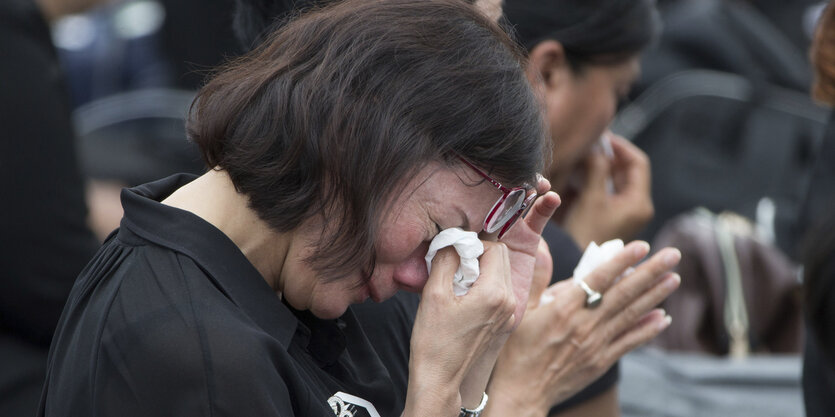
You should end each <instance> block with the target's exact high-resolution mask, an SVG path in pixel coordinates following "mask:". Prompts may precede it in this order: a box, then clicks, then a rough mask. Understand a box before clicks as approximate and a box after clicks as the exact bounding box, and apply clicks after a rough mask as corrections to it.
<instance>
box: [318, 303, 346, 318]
mask: <svg viewBox="0 0 835 417" xmlns="http://www.w3.org/2000/svg"><path fill="white" fill-rule="evenodd" d="M337 304H340V305H341V306H340V305H337ZM347 309H348V305H342V303H338V302H335V303H333V304H330V305H327V306H318V307H311V308H310V312H311V313H313V315H314V316H316V317H318V318H320V319H323V320H332V319H337V318H339V317H341V316H342V315H343V314H345V310H347Z"/></svg>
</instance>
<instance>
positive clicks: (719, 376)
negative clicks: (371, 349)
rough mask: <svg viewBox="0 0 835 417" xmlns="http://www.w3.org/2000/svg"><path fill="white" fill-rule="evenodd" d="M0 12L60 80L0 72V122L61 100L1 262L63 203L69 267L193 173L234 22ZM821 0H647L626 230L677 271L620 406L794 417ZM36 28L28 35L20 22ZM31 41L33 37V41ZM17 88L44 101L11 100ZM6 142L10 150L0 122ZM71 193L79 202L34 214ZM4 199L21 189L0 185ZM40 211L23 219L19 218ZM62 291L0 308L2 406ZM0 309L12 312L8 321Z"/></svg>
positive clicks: (113, 11)
mask: <svg viewBox="0 0 835 417" xmlns="http://www.w3.org/2000/svg"><path fill="white" fill-rule="evenodd" d="M3 1H4V3H6V5H4V6H0V10H2V11H4V15H3V17H2V18H3V20H0V27H5V29H3V30H4V33H8V34H7V35H2V36H0V39H2V38H3V37H5V41H3V40H0V46H2V47H0V61H2V60H4V59H5V58H3V56H4V55H6V54H9V53H11V51H12V50H14V49H17V48H24V45H26V44H25V43H22V42H24V41H25V40H27V39H28V40H31V41H32V42H35V43H36V44H37V47H38V48H43V50H44V51H46V52H45V53H44V54H45V55H44V57H41V58H39V59H40V60H36V61H37V62H38V63H40V64H41V67H42V71H43V73H44V74H46V75H47V76H49V77H53V78H54V79H56V80H57V81H55V84H54V85H52V87H54V88H51V89H50V90H49V91H46V92H43V95H42V96H37V95H35V93H33V91H35V90H33V88H36V87H37V88H43V87H44V84H45V83H43V82H37V81H32V80H29V79H28V78H27V77H26V75H27V74H34V73H33V72H32V70H29V69H24V70H21V71H19V72H17V73H11V76H9V77H4V78H2V79H0V89H2V90H0V91H2V94H3V97H2V99H3V101H5V102H7V103H8V102H14V103H17V104H15V105H11V104H6V107H3V111H2V112H0V114H2V115H3V116H2V117H3V120H4V124H5V123H6V122H10V123H11V122H14V119H19V118H20V117H23V116H20V115H19V114H21V113H22V112H27V114H30V113H35V114H39V115H41V116H43V117H50V116H49V114H48V113H47V112H49V111H51V110H50V109H52V108H54V106H53V107H49V106H47V104H48V103H53V104H54V103H58V104H57V105H56V106H58V107H57V110H55V112H58V113H60V112H62V111H63V112H64V113H66V114H68V115H70V118H69V120H67V121H66V123H65V125H66V126H67V129H69V131H68V132H64V133H63V134H64V136H61V137H62V138H63V139H60V140H67V141H69V143H71V144H73V145H72V146H71V147H66V148H62V150H58V151H55V152H56V155H55V156H54V159H52V158H53V157H50V158H46V157H44V156H43V155H44V154H43V153H42V152H43V150H44V149H45V147H48V146H52V145H50V144H48V143H47V144H36V143H31V144H30V145H31V146H33V147H34V150H33V151H32V152H35V153H36V154H37V155H38V156H37V157H34V158H33V159H32V160H39V161H40V162H42V163H43V164H44V166H38V165H37V164H33V163H30V162H27V163H25V164H24V163H21V166H19V167H16V166H15V165H14V164H13V163H5V162H4V170H3V171H2V177H3V178H4V179H3V181H4V184H6V183H8V184H12V185H10V187H12V190H14V189H15V188H14V187H15V186H20V184H30V185H31V182H32V181H34V180H33V178H36V177H37V176H38V175H43V176H45V175H47V174H49V175H51V176H58V177H61V178H60V180H61V181H69V182H71V184H70V183H67V184H63V183H61V182H60V181H58V180H48V181H46V182H44V183H43V184H45V185H43V186H42V187H40V186H39V187H40V188H39V189H40V190H41V191H42V194H39V195H35V196H33V197H32V199H33V201H35V203H32V205H33V206H32V207H35V208H32V207H29V208H27V207H26V205H25V204H21V207H19V208H17V209H14V210H18V211H17V212H15V211H14V210H13V209H11V208H8V207H6V208H4V209H3V212H2V213H0V214H2V216H0V217H4V218H5V220H4V223H3V229H2V233H3V235H5V237H4V239H5V240H4V241H3V242H2V245H3V248H4V252H9V253H8V254H7V255H5V256H7V257H8V259H4V262H8V265H12V263H13V262H29V263H36V262H39V261H37V260H33V259H32V257H31V256H29V257H27V256H28V255H20V254H18V255H14V250H10V251H7V250H6V249H16V250H18V251H20V253H23V252H26V253H28V252H33V253H39V252H41V251H44V250H46V249H44V248H43V247H42V246H38V245H34V246H32V247H27V246H25V245H21V244H19V242H20V241H21V240H19V239H17V238H16V237H15V236H16V235H15V233H19V234H20V235H21V236H27V237H32V236H36V235H37V233H38V232H37V229H46V230H45V231H44V235H45V236H46V237H44V238H43V239H49V236H50V235H51V234H53V233H55V232H56V228H55V227H50V226H48V225H47V224H46V222H45V221H44V220H43V217H41V216H42V215H41V214H37V213H40V212H39V211H37V210H40V208H38V207H37V206H38V205H42V204H46V205H53V204H54V205H55V207H56V208H55V212H60V213H64V214H66V213H67V212H68V210H69V209H68V207H76V208H77V207H81V208H80V209H77V210H81V211H80V212H78V211H76V214H78V213H83V210H84V208H83V206H84V205H86V209H87V214H86V215H85V216H83V218H84V221H85V222H86V223H85V224H86V227H87V231H86V232H85V231H81V230H80V229H81V228H84V227H85V225H80V226H79V225H78V224H76V225H75V226H73V230H74V231H75V232H76V233H77V236H76V237H75V238H74V239H70V240H68V241H67V242H66V245H67V247H70V246H72V247H74V248H79V247H85V248H91V249H85V250H84V251H80V250H78V249H75V250H74V252H76V255H74V256H76V257H77V258H78V259H84V257H85V256H86V257H87V259H89V257H91V256H92V251H93V250H95V246H96V244H97V243H93V244H91V243H90V242H91V241H96V242H100V241H102V240H103V239H104V238H105V237H106V236H107V235H108V234H109V233H110V232H111V231H112V230H113V229H114V228H116V227H118V223H119V219H120V218H121V215H122V212H121V205H120V203H119V192H120V190H121V188H123V187H130V186H135V185H139V184H142V183H145V182H149V181H152V180H155V179H159V178H162V177H165V176H168V175H170V174H173V173H176V172H193V173H201V172H202V171H203V170H204V168H203V163H202V161H201V159H200V157H199V155H198V154H197V152H196V148H195V147H194V146H192V144H191V143H189V142H188V140H187V139H186V135H185V128H184V121H185V116H186V113H187V111H188V107H189V105H190V103H191V100H192V98H193V96H194V93H195V91H196V90H197V89H198V88H199V87H200V85H201V83H202V82H203V80H204V79H205V78H206V76H207V75H208V74H210V72H211V70H212V68H214V67H215V66H217V65H218V64H220V63H222V62H223V61H225V60H226V59H229V58H231V57H234V56H236V55H238V54H239V53H240V52H241V51H242V49H241V47H240V46H239V45H238V43H237V42H236V40H235V37H234V36H233V32H232V26H231V24H232V10H233V8H234V1H233V0H98V1H95V0H93V1H90V0H88V1H81V0H74V1H66V2H63V4H62V5H59V6H55V5H54V3H61V1H60V0H54V1H51V0H44V1H43V2H41V6H40V8H41V10H43V11H44V13H43V15H42V16H41V17H36V16H34V15H33V13H35V11H34V10H35V9H34V8H33V7H32V6H31V5H26V4H27V3H32V2H31V0H29V1H26V0H3ZM50 4H52V6H50ZM825 5H826V2H822V1H817V0H750V1H742V0H659V2H658V7H659V10H660V11H661V14H662V18H663V22H664V29H663V33H662V35H661V39H660V41H659V42H658V43H657V44H656V45H654V46H653V47H652V48H651V49H650V50H649V51H648V52H647V53H645V54H644V55H643V57H642V75H641V77H640V80H639V81H638V82H637V83H636V85H635V86H634V88H633V90H632V92H631V94H630V97H629V100H628V101H627V102H624V103H622V104H621V105H620V108H619V113H618V116H617V118H616V121H615V122H614V124H613V125H612V130H613V131H614V132H616V133H618V134H620V135H622V136H624V137H626V138H629V139H631V140H632V141H633V142H634V143H635V144H636V145H637V146H638V147H640V148H641V149H643V150H644V152H646V153H647V154H648V155H649V157H650V161H651V165H652V173H653V176H652V178H653V182H652V193H653V202H654V204H655V217H654V218H653V220H652V221H651V222H650V224H649V225H648V226H647V227H646V229H645V230H644V231H643V232H642V234H641V238H642V239H645V240H647V241H649V242H651V243H653V246H654V247H661V245H675V246H678V247H680V248H681V249H682V252H683V253H684V257H683V261H682V265H681V267H680V269H681V271H680V274H681V275H682V276H683V277H684V280H683V284H682V288H681V290H679V291H678V292H677V293H676V294H675V295H674V296H673V298H671V299H670V300H669V301H668V303H667V305H666V306H665V307H666V308H667V310H668V312H670V314H671V315H672V316H673V317H675V320H674V325H673V327H671V328H670V329H669V330H668V331H667V332H666V333H664V335H663V336H662V337H661V338H660V339H659V340H658V341H657V342H656V343H655V344H654V346H652V347H648V348H645V349H642V350H639V351H637V352H634V353H632V354H630V355H628V356H627V357H626V358H624V360H623V361H622V362H621V363H622V372H621V384H620V387H621V405H622V407H623V414H624V415H627V416H628V415H635V416H638V415H642V416H645V415H659V416H661V415H663V416H708V415H710V416H717V415H733V416H742V415H756V416H802V415H804V409H803V399H802V391H801V385H800V376H801V367H802V361H801V352H802V346H803V324H802V314H801V309H802V305H801V284H802V282H801V281H802V278H801V277H802V275H803V274H802V268H801V267H800V257H801V252H802V251H801V249H802V248H803V246H802V244H801V241H802V231H803V230H805V229H806V228H808V227H809V225H808V224H806V223H805V222H806V221H807V220H808V218H809V216H806V215H804V214H803V213H804V210H805V209H804V207H803V201H804V198H805V196H806V194H807V192H808V188H809V184H810V181H811V175H812V167H813V164H814V162H815V159H816V157H817V155H819V154H820V152H821V146H822V145H821V144H822V138H823V135H824V129H825V126H826V124H827V121H828V120H829V110H828V109H827V108H825V107H822V106H820V105H817V104H815V103H814V102H813V101H812V99H811V98H810V94H809V91H810V88H811V85H812V80H813V71H812V67H811V65H810V63H809V58H808V51H809V46H810V43H811V40H812V37H813V34H814V29H815V25H816V22H817V19H818V16H819V15H820V13H821V11H822V9H823V7H824V6H825ZM9 16H11V17H9ZM13 19H18V20H17V21H15V20H13ZM36 20H37V21H36ZM20 21H23V22H29V23H27V24H28V25H29V26H26V28H28V29H21V28H22V27H23V26H16V25H18V24H19V23H20ZM33 21H36V22H35V23H32V22H33ZM32 25H34V26H32ZM39 25H40V26H39ZM41 26H42V27H43V30H41V31H40V32H38V31H34V32H32V31H30V30H29V29H31V28H32V27H35V28H40V27H41ZM39 30H40V29H39ZM46 33H48V39H46V38H44V37H43V36H42V35H44V34H46ZM50 44H51V45H50ZM26 47H27V48H28V46H26ZM7 56H8V55H7ZM21 74H22V75H21ZM33 77H34V75H33ZM27 83H31V85H29V84H27ZM24 96H26V97H29V96H31V97H35V98H37V97H41V99H40V100H41V101H33V102H31V103H29V104H26V103H28V102H26V101H20V100H17V99H19V98H21V97H24ZM15 100H17V101H15ZM44 103H47V104H44ZM55 117H58V118H60V116H55ZM10 119H11V120H10ZM62 123H64V122H62ZM62 126H63V125H62ZM6 134H7V135H9V136H12V138H10V139H16V140H20V139H21V137H14V135H15V134H16V133H15V131H14V130H13V129H12V130H11V131H8V132H6ZM56 140H58V139H56ZM5 141H6V140H4V142H5ZM3 146H4V148H3V152H2V153H3V154H4V156H3V158H4V160H6V159H14V160H23V161H26V157H25V155H26V154H25V153H24V151H23V150H22V149H20V148H18V147H21V146H26V144H21V143H16V144H13V145H9V144H8V143H4V145H3ZM58 160H64V163H66V164H67V165H66V168H61V165H60V164H58V162H56V161H58ZM30 161H31V160H30ZM10 164H11V165H10ZM10 166H13V167H16V168H14V169H11V168H9V167H10ZM30 171H31V173H30ZM50 178H52V177H50ZM14 184H18V185H14ZM51 188H54V189H55V190H56V191H50V189H51ZM74 189H77V191H78V193H76V194H78V195H82V196H83V199H84V200H83V202H79V201H71V202H70V203H67V202H66V201H64V202H55V203H44V201H46V200H45V199H46V198H48V196H54V195H58V194H60V193H61V192H62V190H63V191H64V192H66V191H67V190H74ZM21 192H23V191H21ZM56 193H57V194H56ZM21 195H22V194H21ZM73 198H74V197H67V200H73ZM7 199H17V198H16V197H15V194H14V193H13V194H11V197H9V196H7ZM7 201H8V200H7ZM37 202H41V203H37ZM830 208H833V207H831V206H830ZM46 215H48V214H43V216H46ZM36 217H37V219H35V220H31V223H33V225H27V222H28V220H26V219H27V218H29V219H33V218H36ZM76 217H80V216H78V215H77V216H76ZM9 219H11V220H9ZM43 239H41V240H39V241H40V242H43V241H44V240H43ZM79 242H83V244H82V243H79ZM58 250H60V248H58V249H56V251H58ZM79 251H80V252H81V253H78V252H79ZM13 257H16V259H11V258H13ZM58 258H59V259H60V260H59V261H57V263H59V264H60V265H61V266H62V267H65V270H64V272H63V274H64V275H66V276H72V277H74V276H75V275H77V272H78V271H80V266H79V265H83V264H84V262H81V261H79V262H75V263H73V262H71V261H70V260H69V255H60V256H59V257H58ZM27 259H29V260H27ZM73 269H74V270H75V273H72V272H71V270H73ZM4 270H7V268H6V267H5V266H4ZM11 270H14V267H12V268H11ZM4 273H5V271H4ZM60 274H61V272H60V271H56V272H55V275H56V276H58V275H60ZM56 280H57V278H56ZM4 285H5V284H4ZM15 285H23V286H25V285H24V284H20V283H17V284H15ZM68 285H71V282H70V283H69V284H67V283H63V284H54V283H53V284H49V283H46V284H43V283H42V284H38V286H39V288H37V289H35V290H33V289H25V291H24V292H26V293H27V294H31V296H30V298H28V299H27V298H26V297H23V298H20V297H17V296H16V297H15V298H14V299H8V300H7V299H3V300H2V304H3V305H4V307H3V316H0V330H1V331H2V332H3V336H2V338H0V357H5V358H7V359H5V362H4V363H3V365H0V368H2V369H0V373H2V372H3V371H6V374H7V375H5V376H0V398H11V396H16V397H17V398H22V400H21V401H22V402H24V403H25V402H26V401H31V399H30V398H35V400H34V401H35V403H36V402H37V395H39V391H40V389H39V385H38V384H37V378H38V377H37V375H38V374H39V373H40V374H41V375H42V373H43V372H45V370H44V369H43V365H42V364H41V362H39V360H40V359H39V358H40V357H41V356H39V355H43V357H44V358H45V355H46V349H47V348H48V340H49V334H50V333H49V328H50V326H52V327H53V328H54V320H56V319H57V316H55V318H53V319H52V320H53V321H52V322H50V320H49V319H44V323H43V324H37V326H41V327H42V328H43V330H42V331H41V332H40V333H39V334H38V335H35V336H31V335H29V334H28V333H27V331H23V333H24V334H25V335H24V337H23V339H25V341H24V342H12V341H10V340H11V337H10V336H8V335H11V334H16V333H20V332H19V331H18V329H17V326H18V325H17V324H15V323H18V322H20V321H21V320H18V315H27V314H29V312H31V311H33V310H40V311H42V310H43V309H41V307H40V304H42V303H45V301H44V300H48V299H50V297H57V296H55V295H54V294H61V293H62V291H63V290H61V288H65V289H66V288H68ZM62 286H63V287H62ZM56 288H57V289H56ZM16 290H18V288H15V289H14V291H16ZM67 291H68V290H67ZM2 292H4V293H12V292H13V290H8V287H7V288H4V289H3V291H2ZM44 293H46V294H47V295H44ZM10 306H15V307H20V309H22V310H23V311H25V312H26V313H19V312H12V311H11V307H10ZM7 307H8V308H7ZM27 326H29V327H27V328H32V327H33V326H36V325H31V324H27ZM27 350H28V351H29V352H34V353H25V351H27ZM3 352H12V353H9V354H8V355H4V354H3ZM14 355H18V356H14ZM13 357H16V358H28V359H25V360H24V359H21V360H12V359H10V358H13ZM0 361H3V359H0ZM26 375H30V376H26ZM21 378H23V380H27V381H34V382H33V383H32V387H33V388H32V389H31V390H29V391H26V392H24V390H23V388H21V385H20V383H19V382H14V381H20V380H21ZM15 384H17V385H15ZM35 386H37V388H34V387H35ZM20 407H24V406H23V405H21V406H20ZM4 410H15V409H14V408H8V409H4V408H0V415H17V414H16V413H15V412H14V411H9V413H7V412H5V411H4ZM833 415H835V411H833Z"/></svg>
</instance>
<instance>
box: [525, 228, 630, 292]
mask: <svg viewBox="0 0 835 417" xmlns="http://www.w3.org/2000/svg"><path fill="white" fill-rule="evenodd" d="M622 250H623V241H622V240H620V239H613V240H610V241H607V242H604V243H603V244H602V245H600V246H597V243H595V242H591V243H589V246H588V247H586V251H585V252H583V256H582V257H580V262H578V263H577V267H576V268H574V278H573V280H574V283H578V282H580V281H582V280H584V279H585V278H586V276H587V275H588V274H590V273H591V271H594V269H595V268H597V267H598V266H600V265H601V264H603V263H605V262H607V261H608V260H610V259H612V258H613V257H614V256H615V255H616V254H617V253H618V252H620V251H622ZM551 301H554V296H552V295H551V294H549V293H548V292H547V291H546V292H544V293H543V294H542V296H541V297H540V299H539V303H540V304H548V303H550V302H551Z"/></svg>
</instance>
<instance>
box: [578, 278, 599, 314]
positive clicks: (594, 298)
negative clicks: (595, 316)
mask: <svg viewBox="0 0 835 417" xmlns="http://www.w3.org/2000/svg"><path fill="white" fill-rule="evenodd" d="M576 284H577V286H578V287H580V288H582V289H583V291H584V292H585V293H586V308H595V307H597V306H599V305H600V303H601V302H602V301H603V294H600V293H599V292H597V291H595V290H593V289H591V287H589V285H588V284H586V282H585V281H576Z"/></svg>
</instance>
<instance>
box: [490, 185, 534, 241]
mask: <svg viewBox="0 0 835 417" xmlns="http://www.w3.org/2000/svg"><path fill="white" fill-rule="evenodd" d="M524 202H525V190H524V189H521V188H518V189H515V190H513V191H511V192H510V194H508V195H507V198H505V199H504V201H502V202H501V204H500V205H499V206H498V207H497V208H496V209H494V210H493V211H492V213H493V214H492V216H491V217H490V220H489V221H488V222H487V225H486V227H485V231H486V232H487V233H493V232H495V231H496V230H499V229H501V228H502V227H503V226H504V225H505V223H507V221H508V220H511V219H512V218H513V217H514V216H516V213H517V212H518V211H519V209H520V208H522V204H523V203H524Z"/></svg>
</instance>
